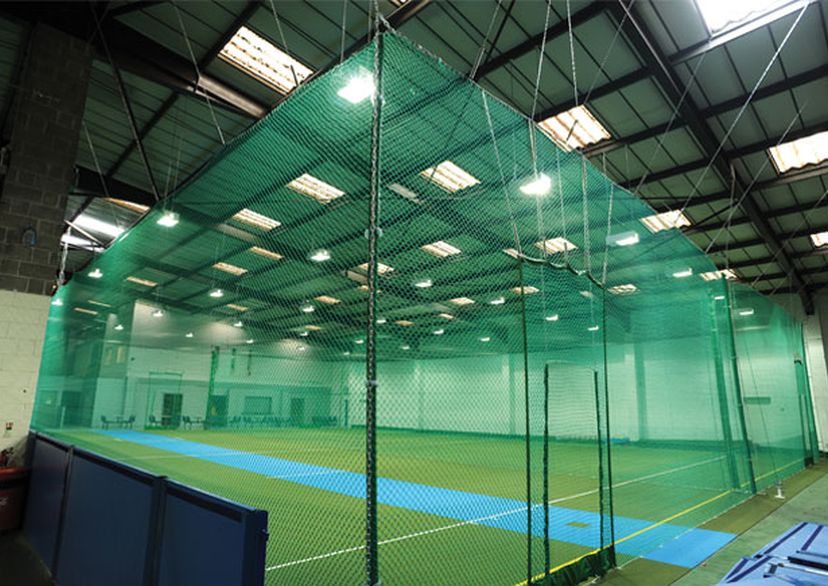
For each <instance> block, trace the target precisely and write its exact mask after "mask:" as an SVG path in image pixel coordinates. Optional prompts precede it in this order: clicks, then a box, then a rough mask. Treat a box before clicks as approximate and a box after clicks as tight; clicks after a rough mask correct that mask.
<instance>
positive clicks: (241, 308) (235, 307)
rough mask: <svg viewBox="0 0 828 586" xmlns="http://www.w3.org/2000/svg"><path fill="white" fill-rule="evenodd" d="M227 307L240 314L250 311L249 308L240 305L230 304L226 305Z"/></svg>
mask: <svg viewBox="0 0 828 586" xmlns="http://www.w3.org/2000/svg"><path fill="white" fill-rule="evenodd" d="M225 307H227V308H229V309H232V310H233V311H238V312H241V313H244V312H245V311H247V310H248V309H249V308H247V307H245V306H244V305H238V304H237V303H228V304H227V305H225Z"/></svg>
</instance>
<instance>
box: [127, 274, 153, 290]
mask: <svg viewBox="0 0 828 586" xmlns="http://www.w3.org/2000/svg"><path fill="white" fill-rule="evenodd" d="M126 280H127V281H129V282H130V283H135V284H136V285H143V286H144V287H157V286H158V283H156V282H155V281H150V280H149V279H142V278H141V277H133V276H132V275H130V276H128V277H127V278H126Z"/></svg>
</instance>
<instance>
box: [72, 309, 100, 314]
mask: <svg viewBox="0 0 828 586" xmlns="http://www.w3.org/2000/svg"><path fill="white" fill-rule="evenodd" d="M72 309H74V310H75V311H77V312H78V313H85V314H86V315H98V312H97V311H93V310H91V309H86V308H85V307H73V308H72Z"/></svg>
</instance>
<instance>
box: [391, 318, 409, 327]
mask: <svg viewBox="0 0 828 586" xmlns="http://www.w3.org/2000/svg"><path fill="white" fill-rule="evenodd" d="M394 323H395V324H397V325H398V326H402V327H404V328H407V327H410V326H413V325H414V322H413V321H408V320H407V319H398V320H397V321H395V322H394Z"/></svg>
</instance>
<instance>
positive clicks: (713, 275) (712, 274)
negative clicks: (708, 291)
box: [699, 269, 739, 281]
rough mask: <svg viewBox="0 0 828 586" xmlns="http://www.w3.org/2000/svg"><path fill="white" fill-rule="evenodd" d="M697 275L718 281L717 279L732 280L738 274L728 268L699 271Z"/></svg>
mask: <svg viewBox="0 0 828 586" xmlns="http://www.w3.org/2000/svg"><path fill="white" fill-rule="evenodd" d="M699 276H700V277H701V278H702V279H704V280H705V281H718V280H719V279H727V280H729V281H733V280H735V279H738V278H739V277H738V275H737V274H736V273H734V272H733V271H732V270H730V269H722V270H720V271H709V272H706V273H699Z"/></svg>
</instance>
